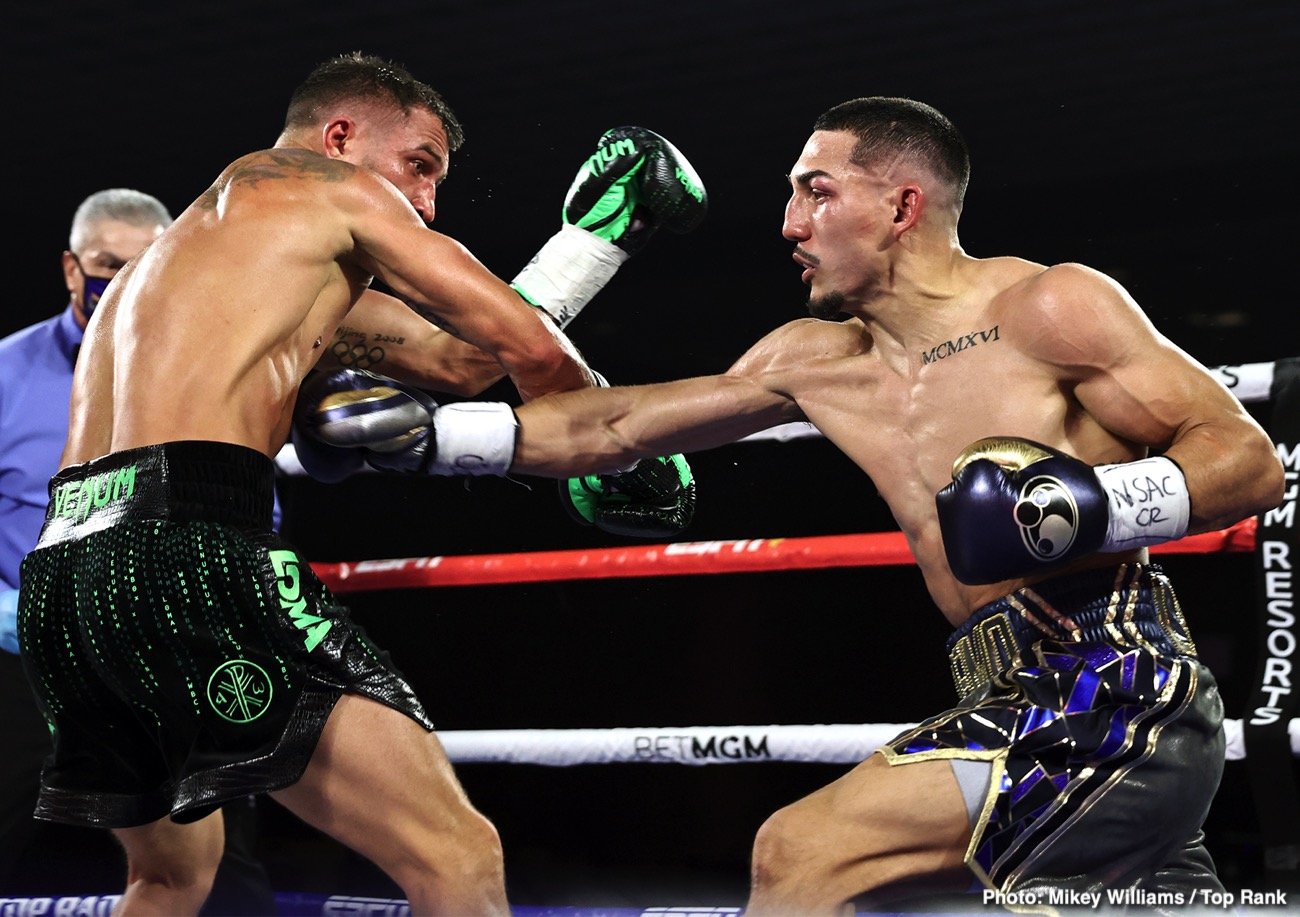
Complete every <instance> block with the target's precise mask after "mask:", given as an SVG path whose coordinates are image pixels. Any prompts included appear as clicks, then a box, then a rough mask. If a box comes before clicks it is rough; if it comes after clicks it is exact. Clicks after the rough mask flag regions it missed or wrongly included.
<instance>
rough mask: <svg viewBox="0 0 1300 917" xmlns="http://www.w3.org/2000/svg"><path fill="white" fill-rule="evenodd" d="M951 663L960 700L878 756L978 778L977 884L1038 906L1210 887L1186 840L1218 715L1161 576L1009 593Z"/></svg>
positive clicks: (1212, 773)
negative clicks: (1115, 893)
mask: <svg viewBox="0 0 1300 917" xmlns="http://www.w3.org/2000/svg"><path fill="white" fill-rule="evenodd" d="M948 649H949V657H950V660H951V663H952V670H953V677H954V680H955V682H956V685H957V690H958V694H959V695H960V696H961V701H960V702H959V703H958V705H957V706H956V707H954V708H952V709H951V710H947V711H945V712H943V713H940V714H939V715H937V716H934V717H931V718H930V719H928V720H926V721H925V722H924V723H921V724H920V725H918V726H916V727H915V728H912V729H909V730H908V731H907V732H905V733H903V734H902V735H899V736H898V737H896V738H895V739H893V740H892V741H890V742H888V743H886V744H885V745H884V746H882V747H881V749H880V752H881V754H883V755H884V756H885V758H886V760H888V761H889V763H890V764H892V765H906V764H909V763H912V762H916V761H927V760H935V759H947V760H949V761H985V762H988V763H989V765H990V766H989V769H988V771H987V773H988V785H987V787H986V788H985V790H984V793H983V804H982V806H979V807H978V808H977V811H976V815H975V817H974V818H973V819H972V821H973V832H972V836H971V840H970V844H969V846H968V847H967V850H966V863H967V865H968V866H969V867H970V869H971V871H972V872H973V873H974V874H975V876H976V877H977V878H978V879H979V880H980V882H981V883H982V884H984V885H985V886H987V887H989V888H992V889H995V890H998V891H1001V892H1003V893H1012V892H1017V893H1022V894H1020V896H1019V897H1018V898H1016V899H1015V900H1016V901H1018V902H1019V903H1020V904H1022V905H1033V904H1041V905H1049V906H1050V905H1054V904H1064V905H1070V904H1072V903H1073V904H1076V905H1077V904H1079V902H1080V901H1084V900H1087V899H1084V898H1081V897H1078V894H1077V893H1084V892H1096V891H1099V890H1101V889H1116V888H1119V889H1124V888H1134V889H1156V888H1158V889H1160V890H1161V891H1162V892H1177V891H1178V890H1179V889H1201V888H1211V889H1221V888H1222V886H1221V885H1220V884H1219V882H1218V879H1217V878H1216V877H1215V875H1214V872H1213V864H1212V863H1211V861H1210V860H1209V858H1208V856H1206V855H1205V854H1204V850H1203V848H1201V847H1200V833H1199V832H1200V827H1201V823H1202V822H1203V821H1204V819H1205V816H1206V813H1207V812H1208V811H1209V808H1210V803H1211V801H1212V799H1213V797H1214V793H1215V791H1216V789H1217V788H1218V785H1219V778H1220V776H1221V775H1222V772H1223V756H1224V737H1223V729H1222V724H1223V703H1222V701H1221V700H1220V698H1219V692H1218V688H1217V686H1216V684H1215V681H1214V678H1213V676H1212V675H1211V674H1210V672H1209V670H1208V669H1206V668H1205V666H1204V665H1202V664H1201V663H1200V661H1199V660H1198V659H1197V657H1196V648H1195V645H1194V644H1193V643H1192V641H1191V638H1190V636H1189V634H1188V631H1187V627H1186V624H1185V622H1184V620H1183V616H1182V612H1181V610H1180V609H1179V606H1178V600H1177V598H1176V597H1175V596H1174V592H1173V589H1172V588H1171V587H1170V585H1169V581H1168V580H1167V579H1166V578H1165V576H1164V574H1163V573H1162V572H1161V570H1160V569H1159V568H1158V567H1156V566H1152V565H1144V564H1124V565H1122V566H1119V567H1114V568H1108V569H1104V570H1094V571H1089V572H1085V573H1079V574H1073V575H1066V576H1062V577H1058V578H1056V579H1051V580H1048V581H1045V582H1041V583H1038V584H1035V585H1034V586H1033V587H1026V588H1023V589H1020V590H1017V591H1016V592H1013V593H1011V594H1010V595H1007V596H1004V597H1003V598H1001V599H998V600H997V601H995V602H991V603H990V604H988V605H986V606H984V607H983V608H980V609H979V610H977V611H976V612H975V614H974V615H972V616H971V618H970V619H969V620H968V621H966V622H965V623H963V624H962V626H961V627H959V628H958V629H957V630H956V631H955V632H954V633H953V635H952V637H951V638H950V639H949V642H948ZM954 770H956V768H954ZM959 779H960V777H959ZM1035 890H1039V893H1038V894H1035ZM1061 890H1068V891H1070V892H1073V893H1076V894H1075V896H1074V897H1071V896H1069V895H1066V896H1062V895H1060V894H1059V892H1060V891H1061ZM1053 896H1055V899H1059V900H1054V898H1053ZM1030 899H1032V900H1030ZM1008 900H1010V899H1008ZM1142 900H1146V899H1142ZM1026 909H1033V908H1032V907H1030V908H1026ZM1049 909H1050V908H1049Z"/></svg>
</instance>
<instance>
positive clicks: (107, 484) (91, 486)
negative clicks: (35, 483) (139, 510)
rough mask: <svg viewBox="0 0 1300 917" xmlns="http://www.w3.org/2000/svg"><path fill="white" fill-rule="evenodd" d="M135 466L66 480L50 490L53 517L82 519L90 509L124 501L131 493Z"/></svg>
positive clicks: (132, 492)
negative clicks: (52, 491)
mask: <svg viewBox="0 0 1300 917" xmlns="http://www.w3.org/2000/svg"><path fill="white" fill-rule="evenodd" d="M135 472H136V466H135V465H127V466H126V467H125V468H118V469H116V470H114V471H104V472H100V473H99V474H92V475H91V476H90V477H88V478H86V479H85V480H84V481H69V482H68V483H67V484H61V485H59V487H58V489H56V490H55V491H54V517H55V518H66V519H73V520H75V521H77V522H84V521H85V519H86V517H87V516H89V515H90V511H91V510H92V509H102V508H103V507H105V506H107V505H108V504H110V503H115V502H117V501H119V500H125V499H127V498H128V497H130V496H131V495H132V494H134V493H135Z"/></svg>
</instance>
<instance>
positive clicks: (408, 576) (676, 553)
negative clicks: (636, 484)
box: [312, 518, 1256, 592]
mask: <svg viewBox="0 0 1300 917" xmlns="http://www.w3.org/2000/svg"><path fill="white" fill-rule="evenodd" d="M1255 527H1256V520H1255V519H1254V518H1250V519H1245V520H1243V521H1241V522H1239V523H1237V524H1236V525H1234V526H1231V527H1229V528H1226V529H1221V530H1219V531H1217V532H1206V533H1204V534H1201V535H1189V536H1187V537H1186V538H1182V539H1179V540H1178V541H1171V542H1169V543H1167V544H1162V545H1157V546H1156V547H1153V548H1151V549H1150V550H1151V553H1152V554H1214V553H1220V552H1244V551H1252V550H1254V548H1255ZM913 562H914V560H913V557H912V552H911V550H910V549H909V548H908V546H907V542H906V540H905V539H904V538H903V534H902V533H901V532H872V533H863V534H858V535H819V536H816V537H812V538H751V539H743V540H740V541H684V542H676V543H673V544H652V545H630V546H624V547H614V548H580V549H576V550H567V551H535V552H531V553H519V554H469V555H460V556H452V557H403V558H394V559H390V560H361V561H345V562H342V563H317V564H312V569H314V570H315V571H316V575H317V576H319V577H320V578H321V580H323V581H324V582H325V584H326V585H327V586H329V587H330V588H331V589H332V590H334V591H335V592H362V591H366V590H372V589H412V588H423V587H427V586H476V585H490V584H494V583H540V582H554V581H560V580H579V579H606V578H618V577H634V576H685V575H699V574H708V573H761V572H765V571H772V570H820V569H825V568H827V567H884V566H899V565H903V564H911V563H913Z"/></svg>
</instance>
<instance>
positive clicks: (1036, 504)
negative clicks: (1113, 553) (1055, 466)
mask: <svg viewBox="0 0 1300 917" xmlns="http://www.w3.org/2000/svg"><path fill="white" fill-rule="evenodd" d="M1012 513H1013V515H1014V516H1015V520H1016V525H1018V526H1019V527H1020V538H1021V539H1022V540H1023V541H1024V543H1025V547H1027V548H1028V549H1029V553H1030V554H1032V555H1033V556H1034V557H1036V558H1037V559H1038V560H1041V561H1051V560H1056V559H1057V558H1058V557H1060V556H1061V555H1062V554H1064V553H1065V552H1066V551H1068V550H1069V549H1070V545H1072V544H1074V537H1075V536H1076V535H1077V534H1078V533H1079V506H1078V504H1076V503H1075V502H1074V494H1072V493H1070V491H1069V488H1067V487H1066V486H1065V485H1064V484H1062V483H1061V482H1060V481H1059V480H1057V479H1056V478H1054V477H1051V476H1050V475H1039V476H1038V477H1036V478H1030V479H1029V480H1028V481H1027V482H1025V486H1024V487H1022V488H1021V489H1020V499H1019V500H1017V501H1016V505H1015V508H1014V509H1013V510H1012Z"/></svg>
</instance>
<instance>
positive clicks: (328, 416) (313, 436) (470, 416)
mask: <svg viewBox="0 0 1300 917" xmlns="http://www.w3.org/2000/svg"><path fill="white" fill-rule="evenodd" d="M517 428H518V421H517V420H516V419H515V414H514V409H513V408H511V407H510V406H509V405H508V404H504V403H500V402H488V401H468V402H464V403H461V404H448V405H439V404H438V403H437V401H435V400H434V398H433V396H432V395H430V394H429V393H428V392H425V391H423V390H421V389H418V388H416V387H415V386H412V385H407V384H406V383H404V382H399V381H397V380H396V379H389V378H387V377H385V376H380V375H377V374H375V373H370V372H366V371H364V370H359V369H337V370H333V371H331V372H324V373H319V374H318V375H317V376H316V377H315V378H312V379H309V380H308V382H305V383H304V384H303V387H302V389H301V390H300V391H299V393H298V403H297V405H296V407H295V410H294V445H295V448H296V449H298V452H299V461H300V462H302V465H303V467H304V468H305V469H306V470H307V472H308V474H311V475H312V477H317V478H318V479H320V480H328V479H327V478H321V477H319V476H318V474H317V469H319V468H320V466H321V465H323V464H324V465H325V466H326V467H325V468H324V469H323V470H324V473H326V474H329V473H332V472H333V470H334V469H336V468H348V467H350V468H352V470H358V469H359V468H360V467H361V465H362V463H364V464H367V465H369V466H370V467H372V468H375V469H376V470H379V471H402V472H408V473H416V474H434V475H462V474H497V475H502V474H505V473H506V472H507V471H508V470H509V469H510V462H511V460H512V459H513V458H514V451H515V432H516V430H517ZM299 443H303V444H305V445H306V446H307V455H306V456H304V455H303V450H302V449H301V448H300V447H299ZM322 456H324V457H325V458H326V459H327V460H328V461H323V460H322V458H321V457H322ZM309 461H310V462H311V464H309ZM349 473H350V472H349Z"/></svg>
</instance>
